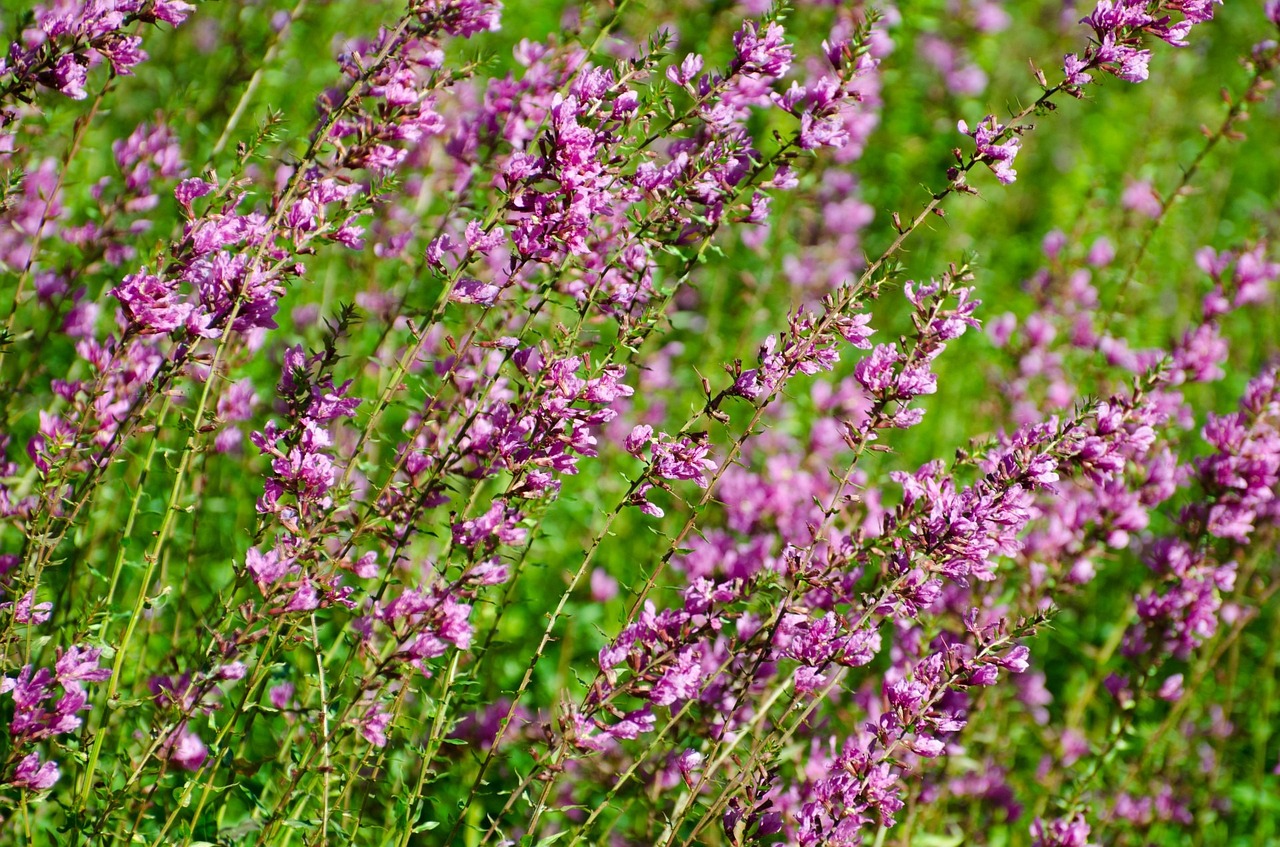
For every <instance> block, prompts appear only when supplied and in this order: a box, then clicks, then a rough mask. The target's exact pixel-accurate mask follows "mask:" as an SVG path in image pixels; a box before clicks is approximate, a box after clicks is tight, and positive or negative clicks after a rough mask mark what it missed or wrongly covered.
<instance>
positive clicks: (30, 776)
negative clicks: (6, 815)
mask: <svg viewBox="0 0 1280 847" xmlns="http://www.w3.org/2000/svg"><path fill="white" fill-rule="evenodd" d="M60 775H61V774H60V773H59V771H58V766H57V765H55V764H54V763H53V762H45V763H43V764H41V762H40V757H39V756H38V755H37V754H35V753H28V754H27V755H26V756H24V757H23V758H22V760H21V761H19V762H18V765H17V767H15V768H14V769H13V776H12V777H11V778H10V784H11V785H13V786H15V787H17V788H25V789H27V790H29V791H44V790H46V789H49V788H52V787H53V784H54V783H56V782H57V781H58V777H59V776H60Z"/></svg>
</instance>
